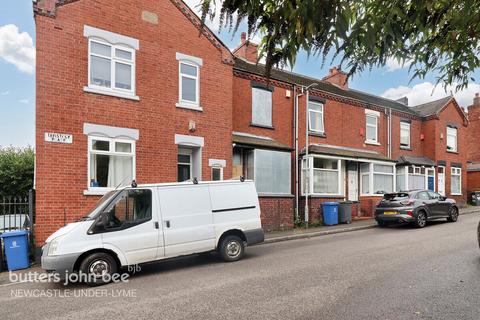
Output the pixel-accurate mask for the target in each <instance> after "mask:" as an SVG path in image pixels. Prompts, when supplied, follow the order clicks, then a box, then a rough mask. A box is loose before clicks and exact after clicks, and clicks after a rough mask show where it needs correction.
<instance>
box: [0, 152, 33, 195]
mask: <svg viewBox="0 0 480 320" xmlns="http://www.w3.org/2000/svg"><path fill="white" fill-rule="evenodd" d="M34 165H35V153H34V151H33V149H32V148H30V147H28V148H24V149H20V148H14V147H9V148H4V149H0V196H16V195H19V196H23V195H26V194H27V193H28V190H30V189H32V188H33V174H34Z"/></svg>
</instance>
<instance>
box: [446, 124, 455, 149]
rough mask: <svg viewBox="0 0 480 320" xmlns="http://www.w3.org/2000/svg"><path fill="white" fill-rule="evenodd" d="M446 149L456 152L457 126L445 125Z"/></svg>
mask: <svg viewBox="0 0 480 320" xmlns="http://www.w3.org/2000/svg"><path fill="white" fill-rule="evenodd" d="M447 151H450V152H457V128H454V127H447Z"/></svg>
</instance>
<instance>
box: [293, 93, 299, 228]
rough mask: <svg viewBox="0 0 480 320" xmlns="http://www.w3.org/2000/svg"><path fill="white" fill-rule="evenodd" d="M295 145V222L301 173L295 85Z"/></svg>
mask: <svg viewBox="0 0 480 320" xmlns="http://www.w3.org/2000/svg"><path fill="white" fill-rule="evenodd" d="M293 112H294V115H293V139H294V141H293V143H294V146H295V221H296V220H298V197H299V192H298V190H299V186H298V184H299V178H298V176H299V173H298V161H299V159H298V96H297V86H296V85H295V84H293Z"/></svg>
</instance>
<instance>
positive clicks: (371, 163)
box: [359, 161, 397, 197]
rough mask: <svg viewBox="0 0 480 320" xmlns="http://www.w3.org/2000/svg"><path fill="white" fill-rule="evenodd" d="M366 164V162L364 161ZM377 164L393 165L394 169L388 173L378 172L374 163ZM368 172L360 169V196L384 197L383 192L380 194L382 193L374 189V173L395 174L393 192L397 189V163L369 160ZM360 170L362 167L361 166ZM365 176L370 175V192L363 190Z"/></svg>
mask: <svg viewBox="0 0 480 320" xmlns="http://www.w3.org/2000/svg"><path fill="white" fill-rule="evenodd" d="M362 164H364V163H362ZM375 164H377V165H383V166H391V167H393V170H392V172H391V173H387V172H378V171H374V168H375V167H374V165H375ZM368 165H369V166H368V172H361V171H359V173H360V196H363V197H367V196H368V197H371V196H374V197H383V194H380V193H374V192H373V190H374V189H375V188H374V181H375V180H374V178H373V177H374V175H386V176H393V186H392V190H393V192H395V191H396V190H397V168H396V167H395V164H392V163H388V162H376V161H375V162H369V163H368ZM359 170H360V168H359ZM363 176H368V184H369V187H368V188H369V190H368V193H366V192H364V190H363V183H362V180H363Z"/></svg>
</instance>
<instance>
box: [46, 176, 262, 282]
mask: <svg viewBox="0 0 480 320" xmlns="http://www.w3.org/2000/svg"><path fill="white" fill-rule="evenodd" d="M133 186H134V187H126V188H123V189H119V190H115V191H111V192H109V193H107V194H106V195H105V196H104V197H103V198H102V199H101V200H100V201H99V203H98V204H97V206H96V207H95V208H94V209H93V210H92V211H91V213H90V214H89V215H88V216H86V217H84V218H82V219H81V220H80V221H78V222H74V223H70V224H68V225H66V226H64V227H62V228H60V229H59V230H58V231H56V232H55V233H53V234H52V235H51V236H50V237H48V239H47V240H46V243H45V245H44V246H43V248H42V251H43V252H42V268H43V269H44V270H47V271H50V272H56V273H59V274H60V275H62V274H65V273H67V272H68V273H72V272H82V273H84V274H88V275H93V277H94V278H98V279H97V280H95V283H94V284H101V283H102V280H101V279H100V278H102V276H103V275H105V274H107V275H113V274H115V273H116V272H117V271H118V270H119V268H121V267H125V266H131V265H136V264H140V263H144V262H150V261H155V260H162V259H167V258H172V257H178V256H182V255H189V254H194V253H200V252H208V251H214V250H217V251H218V252H219V254H220V255H221V256H222V258H223V259H224V260H225V261H236V260H239V259H240V258H242V256H243V254H244V248H245V245H252V244H255V243H260V242H263V240H264V233H263V230H262V227H261V222H260V207H259V203H258V196H257V191H256V189H255V184H254V183H253V182H252V181H244V182H242V181H215V182H198V183H197V182H195V183H192V182H183V183H174V184H172V183H171V184H151V185H138V186H136V185H135V184H133Z"/></svg>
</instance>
